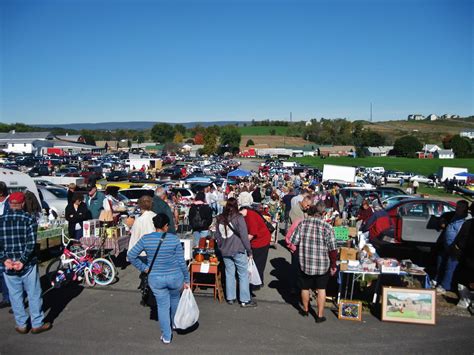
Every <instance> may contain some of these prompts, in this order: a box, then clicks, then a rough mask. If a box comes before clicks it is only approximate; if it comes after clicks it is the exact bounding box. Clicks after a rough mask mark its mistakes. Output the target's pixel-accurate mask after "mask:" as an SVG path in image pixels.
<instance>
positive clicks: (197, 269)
mask: <svg viewBox="0 0 474 355" xmlns="http://www.w3.org/2000/svg"><path fill="white" fill-rule="evenodd" d="M203 264H205V263H202V262H198V261H193V262H191V264H190V265H189V269H190V271H191V290H194V287H197V286H204V287H212V288H213V289H214V299H216V297H218V298H219V302H223V301H224V290H223V289H222V282H221V273H220V271H219V262H217V263H206V264H208V265H209V270H207V266H203ZM204 268H206V270H205V269H204ZM194 274H212V275H214V283H202V282H198V281H196V275H194ZM193 292H194V291H193Z"/></svg>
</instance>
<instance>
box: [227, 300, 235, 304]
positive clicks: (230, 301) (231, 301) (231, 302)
mask: <svg viewBox="0 0 474 355" xmlns="http://www.w3.org/2000/svg"><path fill="white" fill-rule="evenodd" d="M235 301H236V300H227V301H226V302H227V304H229V305H233V304H234V303H235Z"/></svg>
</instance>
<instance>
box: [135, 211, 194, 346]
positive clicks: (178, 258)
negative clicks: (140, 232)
mask: <svg viewBox="0 0 474 355" xmlns="http://www.w3.org/2000/svg"><path fill="white" fill-rule="evenodd" d="M169 223H170V219H169V217H168V216H167V215H166V214H163V213H159V214H157V215H156V216H155V217H153V224H154V226H155V228H156V232H153V233H150V234H146V235H144V236H143V237H142V238H140V239H139V240H138V242H137V244H135V246H134V247H133V248H132V249H131V250H129V252H128V254H127V257H128V260H130V262H131V263H132V264H133V266H135V267H136V268H137V269H138V270H139V271H140V272H142V273H145V274H146V276H147V277H146V280H147V281H146V283H147V284H148V287H149V289H151V291H152V292H151V293H150V292H149V291H148V292H145V294H146V293H147V294H148V295H146V298H145V299H144V303H146V304H148V302H149V300H150V297H151V294H153V296H154V298H155V300H156V304H157V307H158V318H159V322H160V329H161V341H162V342H163V343H164V344H170V343H171V340H172V326H173V324H172V322H173V320H174V318H175V314H176V311H177V308H178V303H179V299H180V293H181V290H182V289H183V288H184V289H188V288H189V281H190V278H189V271H188V268H187V266H186V263H185V261H184V252H183V247H182V245H181V242H180V240H179V238H178V236H177V235H175V234H173V233H167V232H168V227H169ZM164 234H166V235H164ZM142 251H145V253H146V258H147V263H145V262H143V261H142V260H141V258H139V255H140V253H141V252H142ZM148 287H146V285H143V289H145V290H146V289H148ZM151 302H152V301H151V300H150V303H151Z"/></svg>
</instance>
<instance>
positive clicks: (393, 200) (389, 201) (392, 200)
mask: <svg viewBox="0 0 474 355" xmlns="http://www.w3.org/2000/svg"><path fill="white" fill-rule="evenodd" d="M413 198H417V196H414V195H395V196H389V197H386V198H384V199H382V206H383V207H384V208H385V209H386V210H388V209H390V208H391V207H392V206H394V205H395V204H397V203H398V202H400V201H403V200H408V199H413Z"/></svg>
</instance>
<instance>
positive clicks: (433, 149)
mask: <svg viewBox="0 0 474 355" xmlns="http://www.w3.org/2000/svg"><path fill="white" fill-rule="evenodd" d="M440 149H441V148H440V147H438V146H437V145H436V144H425V145H424V146H423V149H422V151H423V152H425V153H434V152H436V151H438V150H440Z"/></svg>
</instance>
